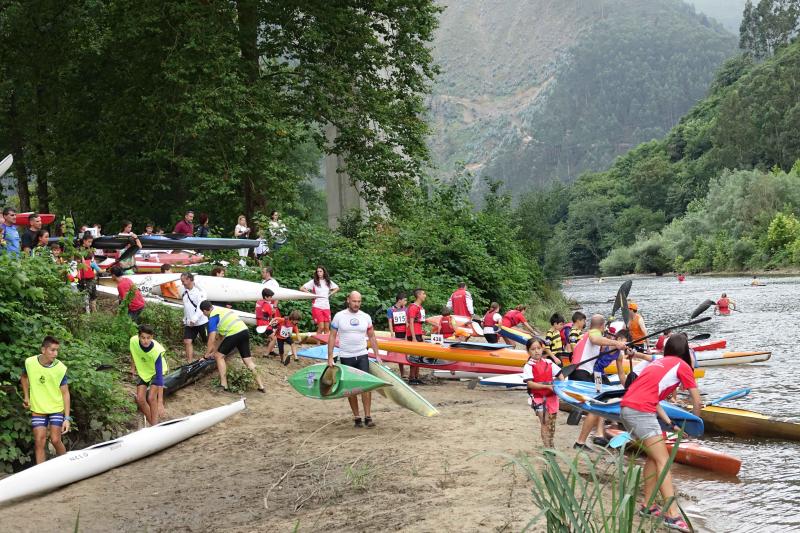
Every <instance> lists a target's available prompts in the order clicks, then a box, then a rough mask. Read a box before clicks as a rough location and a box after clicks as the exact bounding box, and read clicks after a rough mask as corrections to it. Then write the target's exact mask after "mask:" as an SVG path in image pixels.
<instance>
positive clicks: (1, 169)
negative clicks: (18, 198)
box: [0, 154, 14, 177]
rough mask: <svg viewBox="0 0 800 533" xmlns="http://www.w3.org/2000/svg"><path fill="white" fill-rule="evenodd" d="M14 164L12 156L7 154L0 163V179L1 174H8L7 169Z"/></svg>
mask: <svg viewBox="0 0 800 533" xmlns="http://www.w3.org/2000/svg"><path fill="white" fill-rule="evenodd" d="M13 164H14V156H12V155H11V154H8V155H7V156H5V157H4V158H3V160H2V161H0V177H3V174H5V173H6V172H8V169H10V168H11V165H13Z"/></svg>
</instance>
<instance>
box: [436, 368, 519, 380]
mask: <svg viewBox="0 0 800 533" xmlns="http://www.w3.org/2000/svg"><path fill="white" fill-rule="evenodd" d="M505 375H507V374H481V373H479V372H465V371H463V370H434V371H433V377H435V378H438V379H483V378H493V377H495V376H505Z"/></svg>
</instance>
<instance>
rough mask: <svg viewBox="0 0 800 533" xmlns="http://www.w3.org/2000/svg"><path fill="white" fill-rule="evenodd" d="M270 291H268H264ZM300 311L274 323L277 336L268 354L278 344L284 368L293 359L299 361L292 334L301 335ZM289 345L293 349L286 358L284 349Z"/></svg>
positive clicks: (293, 312)
mask: <svg viewBox="0 0 800 533" xmlns="http://www.w3.org/2000/svg"><path fill="white" fill-rule="evenodd" d="M264 290H268V289H264ZM300 318H301V315H300V311H298V310H297V309H295V310H294V311H292V312H291V313H289V316H288V317H285V318H276V319H274V320H273V321H274V322H275V326H274V327H275V336H274V337H273V338H272V340H270V341H269V346H268V347H267V353H269V352H271V351H272V348H273V347H274V346H275V343H276V342H277V343H278V355H279V356H280V358H281V361H282V362H283V364H284V366H285V365H288V364H289V362H290V361H291V359H292V357H294V360H295V361H297V360H298V359H297V346H296V345H295V343H294V341H293V340H292V334H294V333H300V330H299V329H298V328H297V323H298V322H300ZM286 344H288V345H289V346H290V348H291V352H289V353H287V354H286V357H284V356H283V352H284V347H285V345H286Z"/></svg>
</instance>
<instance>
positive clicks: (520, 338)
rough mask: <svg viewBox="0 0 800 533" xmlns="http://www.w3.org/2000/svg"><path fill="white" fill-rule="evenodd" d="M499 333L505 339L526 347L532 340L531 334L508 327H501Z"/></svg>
mask: <svg viewBox="0 0 800 533" xmlns="http://www.w3.org/2000/svg"><path fill="white" fill-rule="evenodd" d="M497 333H498V335H500V336H501V337H503V338H504V339H508V340H510V341H512V342H517V343H519V344H522V345H523V346H524V345H525V343H526V342H528V339H530V338H531V336H530V334H529V333H525V332H524V331H520V330H518V329H514V328H510V327H508V326H500V329H498V330H497Z"/></svg>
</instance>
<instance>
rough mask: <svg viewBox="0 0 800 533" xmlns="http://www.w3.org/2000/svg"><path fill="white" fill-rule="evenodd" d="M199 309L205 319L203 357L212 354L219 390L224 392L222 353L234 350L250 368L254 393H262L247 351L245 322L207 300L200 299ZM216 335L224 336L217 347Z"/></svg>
mask: <svg viewBox="0 0 800 533" xmlns="http://www.w3.org/2000/svg"><path fill="white" fill-rule="evenodd" d="M200 310H201V311H202V312H203V314H204V315H205V316H206V317H207V318H208V344H207V345H206V354H205V358H206V359H211V358H212V357H213V358H214V359H215V360H216V361H217V372H219V384H220V386H221V387H222V389H223V390H225V391H226V392H227V390H228V367H227V365H225V356H227V355H229V354H230V353H231V352H232V351H233V350H237V349H238V350H239V356H241V358H242V362H243V363H244V366H246V367H247V368H249V369H250V371H251V372H252V373H253V376H254V377H255V379H256V383H257V384H258V392H266V389H264V384H263V383H262V382H261V378H260V377H259V375H258V371H257V370H256V364H255V363H254V362H253V356H252V354H251V353H250V330H249V329H247V325H246V324H245V323H244V322H242V319H241V318H239V317H238V316H237V315H236V313H234V312H233V311H231V310H230V309H227V308H225V307H220V306H217V305H213V304H212V303H211V302H209V301H208V300H203V301H202V302H200ZM218 337H224V338H223V340H222V342H221V343H220V344H219V347H218V348H217V347H216V346H217V338H218Z"/></svg>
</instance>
